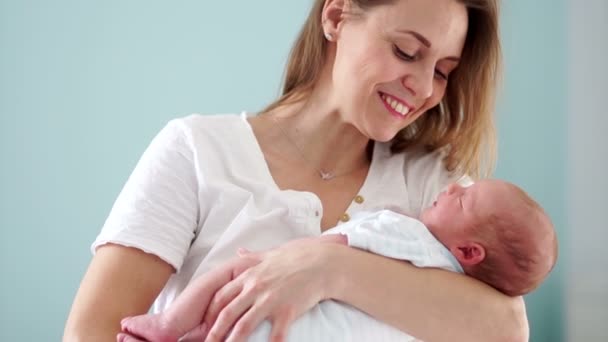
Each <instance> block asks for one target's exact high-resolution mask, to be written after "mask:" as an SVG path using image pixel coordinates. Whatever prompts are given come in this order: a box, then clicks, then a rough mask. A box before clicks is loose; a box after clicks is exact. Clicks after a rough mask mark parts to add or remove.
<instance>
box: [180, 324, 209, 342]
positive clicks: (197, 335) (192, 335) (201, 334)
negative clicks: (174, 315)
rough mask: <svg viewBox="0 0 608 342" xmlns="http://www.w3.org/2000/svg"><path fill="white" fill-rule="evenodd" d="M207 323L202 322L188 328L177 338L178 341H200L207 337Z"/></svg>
mask: <svg viewBox="0 0 608 342" xmlns="http://www.w3.org/2000/svg"><path fill="white" fill-rule="evenodd" d="M208 331H209V329H207V324H205V323H203V324H200V325H198V326H197V327H196V328H194V329H192V330H190V331H189V332H188V333H187V334H186V335H184V336H183V337H182V338H180V339H179V342H201V341H205V338H206V337H207V332H208Z"/></svg>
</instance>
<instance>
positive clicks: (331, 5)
mask: <svg viewBox="0 0 608 342" xmlns="http://www.w3.org/2000/svg"><path fill="white" fill-rule="evenodd" d="M346 11H347V1H345V0H326V1H325V5H323V12H321V25H322V27H323V31H324V33H325V37H326V38H327V39H328V40H330V41H331V40H335V39H336V38H337V36H338V31H339V28H340V25H341V24H342V21H343V20H344V13H345V12H346Z"/></svg>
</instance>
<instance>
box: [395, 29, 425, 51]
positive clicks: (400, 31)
mask: <svg viewBox="0 0 608 342" xmlns="http://www.w3.org/2000/svg"><path fill="white" fill-rule="evenodd" d="M395 31H397V32H399V33H405V34H410V35H412V36H414V37H415V38H416V39H418V40H419V41H420V42H421V43H422V44H423V45H424V46H426V47H427V48H430V47H431V42H429V40H428V39H426V38H425V37H424V36H423V35H421V34H420V33H418V32H416V31H412V30H400V29H397V30H395Z"/></svg>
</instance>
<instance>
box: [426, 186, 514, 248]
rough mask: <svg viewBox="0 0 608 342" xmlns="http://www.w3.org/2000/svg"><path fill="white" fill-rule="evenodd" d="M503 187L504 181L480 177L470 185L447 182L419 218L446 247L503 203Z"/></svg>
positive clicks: (501, 206)
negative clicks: (448, 184) (444, 188)
mask: <svg viewBox="0 0 608 342" xmlns="http://www.w3.org/2000/svg"><path fill="white" fill-rule="evenodd" d="M504 190H505V185H504V183H503V182H501V181H496V180H481V181H479V182H476V183H475V184H473V185H471V186H470V187H462V186H460V185H458V184H451V185H450V186H449V187H448V188H447V190H446V191H444V192H442V193H441V194H439V196H438V197H437V200H436V201H435V202H434V203H433V205H432V206H430V207H429V208H426V209H425V210H424V211H423V212H422V214H421V215H420V220H421V221H422V222H423V223H424V224H425V225H426V226H427V227H428V229H429V230H430V231H431V233H433V235H435V237H436V238H437V239H438V240H439V241H441V242H442V243H443V244H444V245H446V246H448V247H450V246H451V245H452V244H454V243H458V242H461V241H462V240H463V239H467V237H470V236H471V234H472V233H473V229H474V227H475V226H477V224H478V223H480V222H482V221H483V220H485V219H486V218H488V216H489V215H490V214H491V213H493V212H497V211H500V210H501V209H502V208H504V207H505V205H506V203H505V201H504V195H505V194H504Z"/></svg>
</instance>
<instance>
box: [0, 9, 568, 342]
mask: <svg viewBox="0 0 608 342" xmlns="http://www.w3.org/2000/svg"><path fill="white" fill-rule="evenodd" d="M309 3H310V1H308V0H297V1H294V0H292V1H289V2H285V1H279V0H267V1H256V2H254V1H230V2H228V1H214V2H211V1H208V2H203V1H192V0H190V1H179V2H160V1H136V0H133V1H116V0H108V1H103V2H98V1H90V0H80V1H76V0H57V1H54V2H48V1H40V0H38V1H36V0H21V1H18V0H14V1H7V0H0V262H1V269H2V274H1V276H0V277H1V278H2V281H1V282H0V340H2V341H12V340H23V341H58V340H60V338H61V334H62V331H63V325H64V322H65V319H66V317H67V314H68V310H69V307H70V305H71V301H72V299H73V296H74V294H75V292H76V290H77V287H78V283H79V281H80V279H81V277H82V275H83V273H84V271H85V269H86V266H87V264H88V262H89V261H90V258H91V255H90V252H89V245H90V243H91V242H92V241H93V239H94V238H95V236H96V234H97V233H98V231H99V229H100V227H101V225H102V224H103V221H104V219H105V217H106V215H107V214H108V212H109V210H110V208H111V206H112V203H113V201H114V199H115V198H116V196H117V195H118V192H119V191H120V189H121V187H122V185H123V184H124V182H125V181H126V179H127V177H128V175H129V174H130V172H131V170H132V168H133V167H134V165H135V163H136V161H137V160H138V158H139V156H140V155H141V153H142V152H143V150H144V148H145V147H146V146H147V144H148V143H149V142H150V139H151V138H152V137H153V136H154V134H156V132H158V130H160V128H161V127H162V126H163V125H164V124H165V123H166V122H167V121H168V120H170V119H171V118H174V117H177V116H184V115H187V114H189V113H191V112H201V113H218V112H240V111H241V110H248V111H256V110H258V109H260V108H262V107H263V106H264V105H265V104H266V103H268V102H269V101H270V100H271V99H273V98H274V97H275V96H276V95H277V94H278V90H279V84H280V77H281V75H282V72H283V66H284V61H285V58H286V56H287V53H288V50H289V47H290V44H291V42H292V40H293V38H294V36H295V34H296V32H297V30H298V28H299V27H300V25H301V23H302V21H303V19H304V16H305V14H306V12H307V8H308V6H309ZM503 17H504V21H503V35H504V38H505V39H504V46H505V57H506V69H507V73H506V75H505V88H504V95H503V96H502V97H501V103H500V107H499V110H498V113H499V126H500V133H501V137H500V139H501V140H500V141H501V145H500V159H499V160H500V162H499V166H498V171H497V176H499V177H501V178H506V179H509V180H512V181H514V182H517V183H518V184H520V185H522V186H523V187H524V188H526V189H527V190H529V192H530V193H531V194H532V195H533V196H534V197H536V198H537V199H538V200H539V202H541V204H543V205H544V206H545V208H546V209H547V211H548V212H549V213H550V214H551V215H552V217H553V218H554V221H555V224H556V227H557V228H558V231H559V232H560V235H561V233H562V232H563V231H564V225H565V214H564V209H565V205H564V198H565V194H564V183H565V170H564V169H565V168H564V165H565V161H564V158H565V143H564V140H563V139H564V136H565V126H566V121H565V120H566V86H565V69H566V63H567V62H566V58H565V56H564V54H565V49H566V45H565V44H566V41H565V37H564V36H565V21H566V20H565V10H564V4H563V3H562V2H561V1H549V0H542V1H541V0H537V1H533V2H532V1H526V0H508V1H505V4H504V15H503ZM561 274H562V272H561V265H558V268H557V269H556V271H555V272H554V274H553V276H552V277H551V278H550V279H549V280H548V281H547V283H546V284H545V285H543V287H542V288H540V289H539V290H538V291H537V292H536V293H535V294H533V295H531V296H529V297H528V298H527V302H528V308H529V315H530V324H531V327H532V339H531V340H532V341H551V342H554V341H560V340H562V339H563V334H562V331H561V328H560V327H561V326H562V324H561V323H562V317H561V316H562V295H561V283H562V282H561V277H562V276H561Z"/></svg>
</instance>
